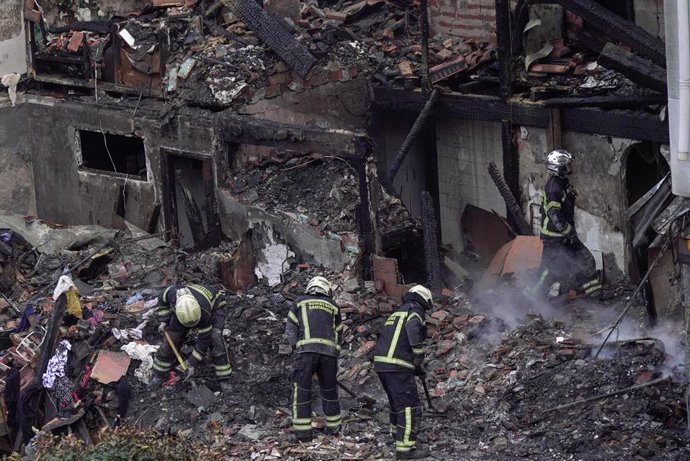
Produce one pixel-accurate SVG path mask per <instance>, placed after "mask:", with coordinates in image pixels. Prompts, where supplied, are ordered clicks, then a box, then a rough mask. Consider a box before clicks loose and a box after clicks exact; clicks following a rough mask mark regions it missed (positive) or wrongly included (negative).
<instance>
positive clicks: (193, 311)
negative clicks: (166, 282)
mask: <svg viewBox="0 0 690 461" xmlns="http://www.w3.org/2000/svg"><path fill="white" fill-rule="evenodd" d="M176 295H177V301H175V315H176V316H177V320H179V321H180V323H181V324H182V325H184V326H186V327H187V328H191V327H193V326H194V325H196V324H197V323H199V320H201V306H200V305H199V301H197V300H196V298H195V297H194V295H193V294H192V292H191V291H189V288H180V289H179V290H177V292H176Z"/></svg>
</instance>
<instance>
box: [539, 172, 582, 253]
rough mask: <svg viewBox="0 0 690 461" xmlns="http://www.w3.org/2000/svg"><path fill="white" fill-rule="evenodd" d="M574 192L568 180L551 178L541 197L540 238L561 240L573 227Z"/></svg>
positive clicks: (558, 177)
mask: <svg viewBox="0 0 690 461" xmlns="http://www.w3.org/2000/svg"><path fill="white" fill-rule="evenodd" d="M575 195H576V194H575V190H574V189H573V188H572V186H571V185H570V181H569V180H568V178H561V177H560V176H551V177H550V178H549V180H548V181H546V185H545V186H544V192H543V193H542V196H541V207H540V209H539V211H540V212H541V230H540V234H541V238H542V239H563V238H564V237H566V236H567V235H568V234H570V233H572V232H573V231H574V227H575Z"/></svg>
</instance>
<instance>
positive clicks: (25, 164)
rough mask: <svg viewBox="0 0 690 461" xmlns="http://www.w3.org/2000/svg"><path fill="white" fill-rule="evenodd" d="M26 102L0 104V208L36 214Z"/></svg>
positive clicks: (25, 213)
mask: <svg viewBox="0 0 690 461" xmlns="http://www.w3.org/2000/svg"><path fill="white" fill-rule="evenodd" d="M28 122H29V119H28V110H27V106H26V104H19V105H17V107H11V106H10V104H9V101H3V102H2V104H0V209H2V210H6V211H11V212H13V213H17V214H22V215H32V214H36V196H35V194H34V180H33V178H34V176H33V170H32V168H31V154H30V152H31V151H30V146H29V124H28Z"/></svg>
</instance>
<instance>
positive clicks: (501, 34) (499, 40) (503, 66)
mask: <svg viewBox="0 0 690 461" xmlns="http://www.w3.org/2000/svg"><path fill="white" fill-rule="evenodd" d="M510 20H511V18H510V1H508V0H496V44H497V46H496V52H497V54H498V63H499V69H500V70H499V74H498V75H499V82H500V83H499V86H500V90H501V97H503V98H508V97H510V96H512V94H513V77H512V67H511V63H512V60H513V54H512V39H511V34H512V30H511V22H510Z"/></svg>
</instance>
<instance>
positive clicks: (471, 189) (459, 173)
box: [436, 120, 506, 251]
mask: <svg viewBox="0 0 690 461" xmlns="http://www.w3.org/2000/svg"><path fill="white" fill-rule="evenodd" d="M436 137H437V152H438V181H439V202H440V207H439V208H440V210H439V215H440V220H441V234H442V237H443V243H444V244H450V245H452V246H453V248H454V249H455V250H457V251H461V250H462V249H463V240H462V231H461V228H460V217H461V216H462V212H463V211H464V209H465V205H467V204H468V203H471V204H473V205H475V206H478V207H480V208H484V209H485V210H496V212H497V213H499V214H500V215H502V216H505V215H506V207H505V203H504V202H503V199H502V198H501V195H500V194H499V193H498V190H497V189H496V186H495V185H494V182H493V181H492V180H491V177H490V176H489V173H488V171H487V167H488V165H489V162H492V161H493V162H495V163H496V165H497V166H498V168H499V170H502V169H503V150H502V143H501V125H500V124H499V123H495V122H482V121H474V120H442V121H440V122H438V124H437V126H436Z"/></svg>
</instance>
